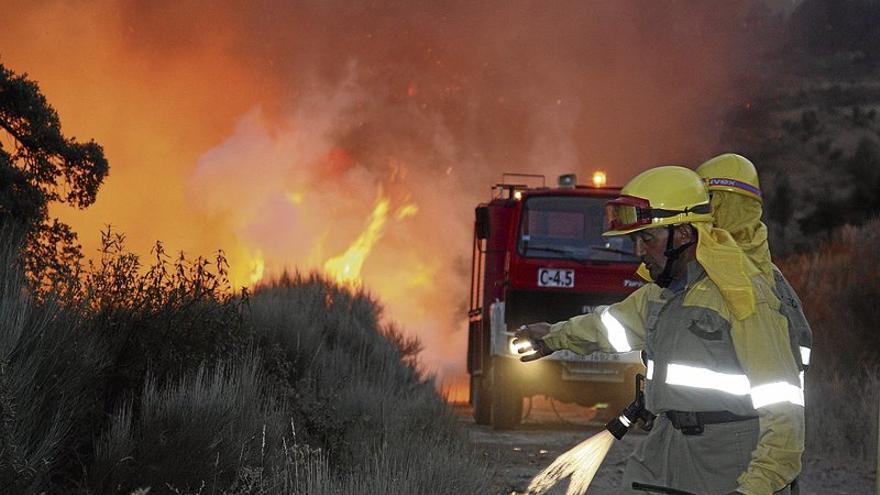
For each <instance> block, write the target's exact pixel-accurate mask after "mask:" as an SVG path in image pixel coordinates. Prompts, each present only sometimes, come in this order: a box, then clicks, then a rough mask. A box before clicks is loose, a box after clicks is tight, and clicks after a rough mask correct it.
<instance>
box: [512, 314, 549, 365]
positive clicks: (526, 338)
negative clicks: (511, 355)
mask: <svg viewBox="0 0 880 495" xmlns="http://www.w3.org/2000/svg"><path fill="white" fill-rule="evenodd" d="M549 331H550V324H548V323H534V324H532V325H523V326H522V327H520V329H519V331H517V332H516V334H515V337H514V339H513V345H514V346H515V347H516V348H517V352H518V353H520V354H525V353H527V352H528V353H530V354H526V355H525V356H520V358H519V360H520V361H522V362H524V363H528V362H529V361H535V360H537V359H541V358H542V357H545V356H549V355H550V354H553V352H554V351H553V349H550V347H549V346H548V345H547V343H546V342H544V336H545V335H547V333H549Z"/></svg>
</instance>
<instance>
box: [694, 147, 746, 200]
mask: <svg viewBox="0 0 880 495" xmlns="http://www.w3.org/2000/svg"><path fill="white" fill-rule="evenodd" d="M697 173H698V174H700V177H702V178H703V179H704V180H705V181H706V186H707V187H708V188H709V191H727V192H733V193H737V194H742V195H744V196H748V197H750V198H752V199H754V200H757V201H762V199H761V183H760V182H758V171H757V170H756V169H755V165H754V164H752V162H750V161H749V160H748V159H747V158H746V157H744V156H741V155H737V154H736V153H725V154H723V155H718V156H716V157H715V158H712V159H711V160H709V161H707V162H706V163H704V164H702V165H700V166H699V167H698V168H697Z"/></svg>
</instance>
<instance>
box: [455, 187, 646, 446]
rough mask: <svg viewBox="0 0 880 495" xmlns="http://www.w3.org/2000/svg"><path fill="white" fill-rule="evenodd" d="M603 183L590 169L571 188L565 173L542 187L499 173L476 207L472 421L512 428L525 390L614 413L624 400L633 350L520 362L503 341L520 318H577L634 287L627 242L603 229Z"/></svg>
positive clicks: (634, 362)
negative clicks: (587, 178) (584, 180)
mask: <svg viewBox="0 0 880 495" xmlns="http://www.w3.org/2000/svg"><path fill="white" fill-rule="evenodd" d="M511 179H513V180H515V181H516V182H514V181H512V180H511ZM539 181H540V185H537V184H536V183H537V182H539ZM526 182H533V183H535V184H533V186H531V187H530V186H529V185H527V184H526ZM604 182H605V181H604V174H602V173H601V172H597V173H596V174H594V176H593V184H591V185H589V186H584V185H577V184H576V177H575V176H574V175H573V174H570V175H563V176H561V177H560V178H559V187H555V188H549V187H546V185H545V180H544V177H543V176H536V175H525V174H504V177H503V180H502V183H500V184H497V185H495V186H494V187H493V188H492V199H491V201H489V202H488V203H483V204H480V205H479V206H478V207H477V208H476V221H475V222H474V246H473V265H472V275H471V295H470V311H469V313H468V315H469V328H468V357H467V368H468V373H470V377H471V383H470V385H471V386H470V402H471V405H472V406H473V409H474V419H475V420H476V422H477V423H478V424H490V423H491V424H492V425H493V426H494V427H495V428H498V429H504V428H512V427H515V426H516V425H518V424H519V423H520V421H521V419H522V413H523V398H525V397H531V396H533V395H544V396H547V397H550V398H553V399H557V400H560V401H563V402H575V403H578V404H582V405H587V406H590V405H595V404H602V403H604V404H607V410H608V411H610V412H611V413H612V414H613V413H617V412H618V411H619V409H622V408H623V407H624V406H626V404H628V403H629V402H630V401H631V400H632V393H633V392H632V391H633V389H634V386H635V385H634V383H635V378H634V375H635V373H637V372H638V371H639V370H644V368H643V366H642V364H641V359H640V357H639V355H638V353H627V354H604V353H594V354H592V355H590V356H580V355H578V354H575V353H573V352H570V351H559V352H555V353H553V354H552V355H550V356H548V357H546V358H544V359H541V360H539V361H535V362H532V363H522V362H520V361H519V359H518V354H517V353H516V351H515V349H513V348H512V345H511V341H512V340H513V335H514V332H515V331H516V329H517V328H519V327H520V326H521V325H523V324H527V323H534V322H538V321H547V322H551V323H552V322H556V321H561V320H565V319H568V318H570V317H572V316H575V315H578V314H584V313H587V312H590V311H593V310H594V309H595V308H596V307H597V306H600V305H605V304H610V303H613V302H616V301H619V300H621V299H623V298H624V297H626V296H627V294H629V293H630V292H632V291H633V290H635V289H636V288H638V287H639V286H640V285H642V283H643V282H641V280H640V279H639V278H638V277H637V276H636V274H635V271H636V268H637V267H638V259H637V258H636V257H635V256H634V255H633V254H632V245H631V243H630V241H629V239H627V238H626V237H625V236H624V237H614V238H607V239H606V238H603V237H602V235H601V234H602V232H603V230H604V227H605V202H606V201H608V200H609V199H612V198H614V197H617V195H618V194H619V193H620V189H619V188H615V187H606V186H605V183H604Z"/></svg>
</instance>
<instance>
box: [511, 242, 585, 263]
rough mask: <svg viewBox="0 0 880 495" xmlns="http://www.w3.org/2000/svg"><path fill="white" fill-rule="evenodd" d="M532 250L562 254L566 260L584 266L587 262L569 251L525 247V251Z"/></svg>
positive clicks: (553, 248)
mask: <svg viewBox="0 0 880 495" xmlns="http://www.w3.org/2000/svg"><path fill="white" fill-rule="evenodd" d="M532 250H535V251H547V252H550V253H558V254H562V255H565V257H566V258H568V259H571V260H574V261H577V262H578V263H584V264H585V263H586V262H587V260H586V259H584V258H580V257H577V256H575V255H576V254H577V253H576V252H575V251H572V250H571V249H564V248H558V247H554V246H535V245H532V244H529V245H527V246H526V251H532Z"/></svg>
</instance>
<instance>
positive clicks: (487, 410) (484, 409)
mask: <svg viewBox="0 0 880 495" xmlns="http://www.w3.org/2000/svg"><path fill="white" fill-rule="evenodd" d="M488 385H489V384H488V380H486V379H485V378H484V377H482V376H471V406H473V408H474V422H475V423H477V424H478V425H487V424H489V423H491V422H492V401H491V399H490V397H491V395H490V390H491V389H490V387H489V386H488Z"/></svg>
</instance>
